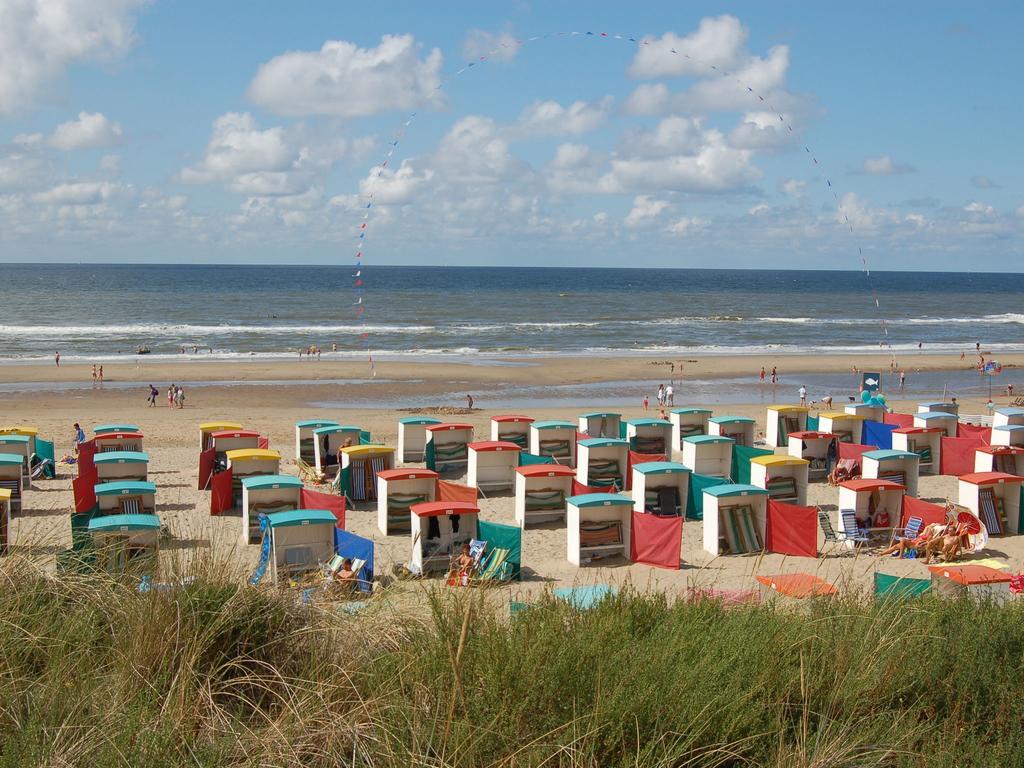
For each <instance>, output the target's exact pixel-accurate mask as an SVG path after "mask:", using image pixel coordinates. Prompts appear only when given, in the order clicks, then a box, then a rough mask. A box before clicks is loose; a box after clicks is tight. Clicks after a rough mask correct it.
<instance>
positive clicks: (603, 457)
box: [576, 437, 629, 490]
mask: <svg viewBox="0 0 1024 768" xmlns="http://www.w3.org/2000/svg"><path fill="white" fill-rule="evenodd" d="M628 461H629V443H627V442H626V441H625V440H620V439H618V438H615V437H591V438H588V439H586V440H580V442H579V444H577V446H576V480H577V481H579V482H580V483H582V484H583V485H593V486H598V487H604V486H612V485H614V486H615V487H616V488H618V489H620V490H621V489H623V488H625V487H626V469H627V467H628Z"/></svg>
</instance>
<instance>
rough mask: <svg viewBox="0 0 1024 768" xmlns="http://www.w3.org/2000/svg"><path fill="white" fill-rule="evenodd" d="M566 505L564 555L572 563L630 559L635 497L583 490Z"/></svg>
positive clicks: (569, 499) (583, 563)
mask: <svg viewBox="0 0 1024 768" xmlns="http://www.w3.org/2000/svg"><path fill="white" fill-rule="evenodd" d="M597 439H600V438H597ZM581 461H582V459H581ZM565 506H566V520H565V526H566V553H565V556H566V559H568V561H569V562H570V563H572V564H573V565H575V566H580V565H589V564H590V563H591V562H592V561H593V560H594V559H599V558H605V557H622V558H624V559H625V560H626V561H629V552H630V548H629V542H630V532H631V529H632V522H633V500H632V499H630V498H629V497H627V496H619V495H617V494H614V493H584V494H582V495H580V496H570V497H569V498H568V499H566V500H565Z"/></svg>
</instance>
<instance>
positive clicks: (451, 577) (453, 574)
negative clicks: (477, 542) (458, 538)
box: [448, 544, 476, 585]
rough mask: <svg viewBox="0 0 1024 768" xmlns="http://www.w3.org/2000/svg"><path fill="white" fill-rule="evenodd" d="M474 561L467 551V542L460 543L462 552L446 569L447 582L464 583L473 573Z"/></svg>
mask: <svg viewBox="0 0 1024 768" xmlns="http://www.w3.org/2000/svg"><path fill="white" fill-rule="evenodd" d="M475 565H476V562H475V561H474V560H473V555H472V554H471V553H470V551H469V544H463V545H462V552H461V553H459V555H458V557H456V558H455V559H454V560H453V561H452V565H451V568H450V569H449V570H448V583H449V584H459V585H464V584H465V583H466V582H467V581H468V580H469V577H470V576H472V575H473V568H474V566H475Z"/></svg>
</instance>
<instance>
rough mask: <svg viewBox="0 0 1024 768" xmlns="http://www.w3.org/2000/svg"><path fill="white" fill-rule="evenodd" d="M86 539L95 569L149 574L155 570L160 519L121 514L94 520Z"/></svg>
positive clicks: (149, 515)
mask: <svg viewBox="0 0 1024 768" xmlns="http://www.w3.org/2000/svg"><path fill="white" fill-rule="evenodd" d="M89 536H90V537H91V539H92V548H93V551H94V553H95V555H96V565H97V567H99V568H100V569H101V570H103V571H106V572H107V573H132V574H133V575H135V574H141V573H152V572H153V571H155V570H156V566H157V560H158V554H157V552H158V545H159V542H160V518H159V517H157V516H156V515H155V514H144V513H124V514H110V515H106V516H103V517H94V518H93V519H92V520H90V521H89Z"/></svg>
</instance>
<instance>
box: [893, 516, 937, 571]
mask: <svg viewBox="0 0 1024 768" xmlns="http://www.w3.org/2000/svg"><path fill="white" fill-rule="evenodd" d="M945 530H946V526H945V525H943V524H942V523H931V524H929V525H926V526H925V527H924V529H923V530H922V531H921V532H920V533H919V534H918V535H917V536H915V537H913V538H911V537H909V536H900V537H899V538H897V539H896V541H894V542H893V543H892V544H890V545H889V546H888V547H886V548H885V549H883V550H882V551H881V552H879V553H878V556H879V557H887V556H890V555H896V554H898V555H899V557H903V556H904V555H906V553H907V552H908V551H910V550H913V551H914V552H916V553H919V554H920V553H923V554H924V556H925V560H924V561H925V564H927V563H929V562H931V554H932V552H933V550H934V543H935V542H941V541H942V535H943V533H944V532H945Z"/></svg>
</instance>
